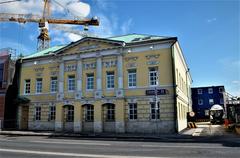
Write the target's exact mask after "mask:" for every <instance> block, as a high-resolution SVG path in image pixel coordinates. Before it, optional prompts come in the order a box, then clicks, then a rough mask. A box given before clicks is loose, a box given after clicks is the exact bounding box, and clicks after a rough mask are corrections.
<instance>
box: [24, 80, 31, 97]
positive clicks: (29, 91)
mask: <svg viewBox="0 0 240 158" xmlns="http://www.w3.org/2000/svg"><path fill="white" fill-rule="evenodd" d="M27 81H29V82H27ZM27 84H28V85H27ZM27 87H28V88H29V89H28V90H27ZM26 92H27V93H26ZM30 93H31V79H25V80H24V94H25V95H28V94H30Z"/></svg>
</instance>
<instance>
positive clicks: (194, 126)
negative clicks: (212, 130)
mask: <svg viewBox="0 0 240 158" xmlns="http://www.w3.org/2000/svg"><path fill="white" fill-rule="evenodd" d="M188 128H197V126H196V124H195V122H188Z"/></svg>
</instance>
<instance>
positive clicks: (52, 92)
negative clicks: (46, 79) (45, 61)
mask: <svg viewBox="0 0 240 158" xmlns="http://www.w3.org/2000/svg"><path fill="white" fill-rule="evenodd" d="M52 78H53V77H51V80H50V93H57V91H58V78H57V77H56V79H57V80H55V81H56V91H52V81H53V80H52Z"/></svg>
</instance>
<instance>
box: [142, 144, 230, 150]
mask: <svg viewBox="0 0 240 158" xmlns="http://www.w3.org/2000/svg"><path fill="white" fill-rule="evenodd" d="M142 147H150V148H152V147H155V148H198V149H209V148H211V149H229V148H230V147H223V146H192V145H191V146H190V145H189V146H185V145H171V146H170V145H169V146H166V145H165V146H161V145H142Z"/></svg>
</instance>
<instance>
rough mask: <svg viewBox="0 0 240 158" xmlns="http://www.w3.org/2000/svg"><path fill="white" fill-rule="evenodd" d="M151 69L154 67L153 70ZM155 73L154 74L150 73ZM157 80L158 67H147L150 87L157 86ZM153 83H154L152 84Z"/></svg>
mask: <svg viewBox="0 0 240 158" xmlns="http://www.w3.org/2000/svg"><path fill="white" fill-rule="evenodd" d="M151 69H154V70H153V71H152V70H151ZM151 74H155V75H151ZM158 80H159V73H158V67H149V68H148V82H149V86H150V87H155V86H158V84H157V83H158V82H159V81H158ZM152 83H154V84H152Z"/></svg>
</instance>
